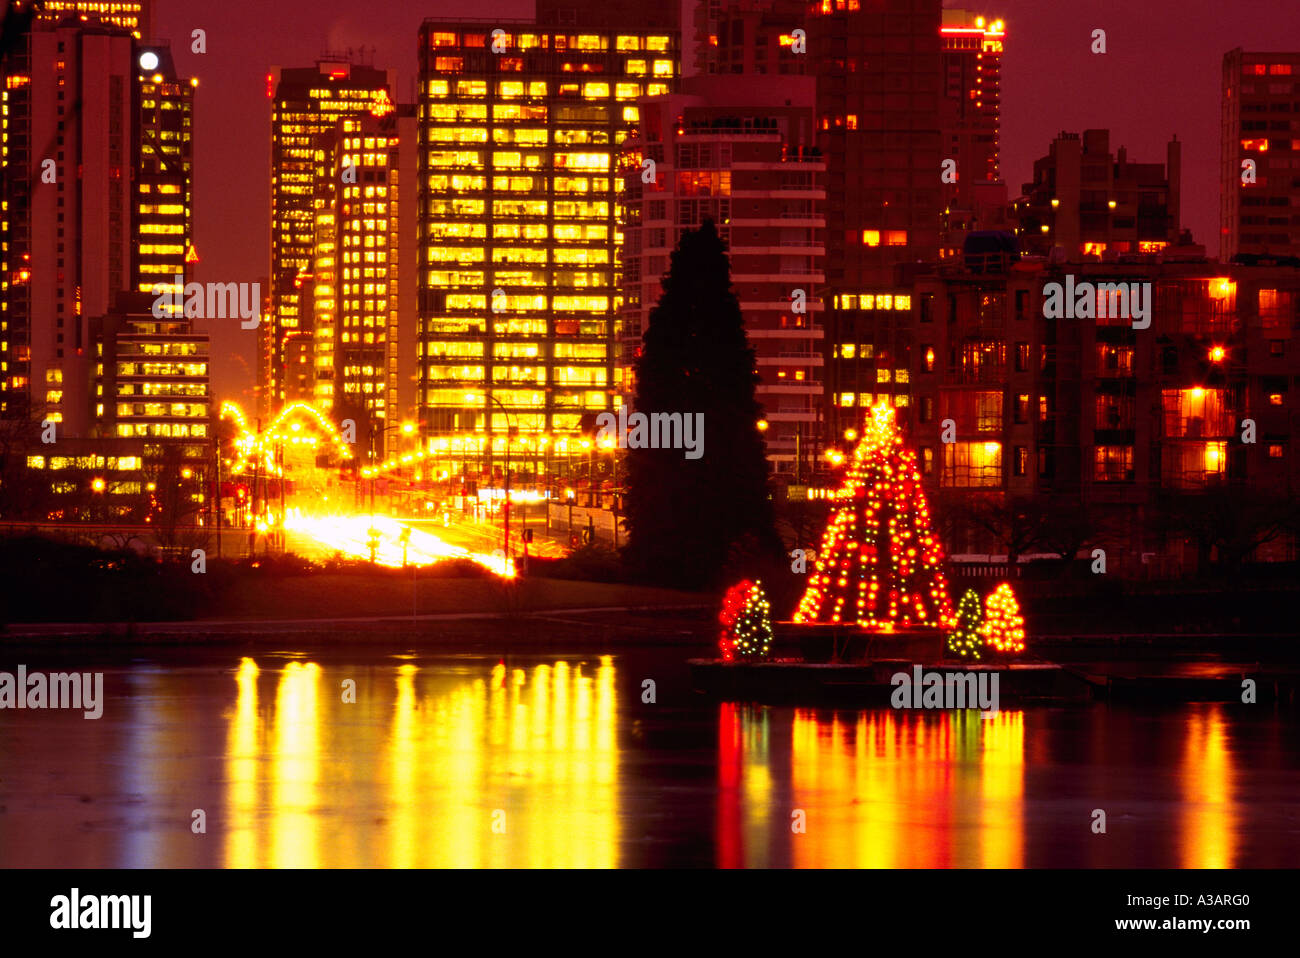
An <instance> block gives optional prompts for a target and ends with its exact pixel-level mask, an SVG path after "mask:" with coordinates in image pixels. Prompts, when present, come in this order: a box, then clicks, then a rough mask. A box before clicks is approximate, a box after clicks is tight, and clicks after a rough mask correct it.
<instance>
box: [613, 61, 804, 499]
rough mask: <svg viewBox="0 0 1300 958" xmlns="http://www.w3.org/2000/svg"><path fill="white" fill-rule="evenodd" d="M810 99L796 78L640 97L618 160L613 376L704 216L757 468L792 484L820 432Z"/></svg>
mask: <svg viewBox="0 0 1300 958" xmlns="http://www.w3.org/2000/svg"><path fill="white" fill-rule="evenodd" d="M813 104H814V96H813V84H812V79H811V78H807V77H773V76H746V77H744V78H743V79H741V78H737V77H735V76H730V75H721V74H719V75H705V76H698V77H692V78H689V79H688V80H686V81H684V82H683V87H682V90H681V92H680V93H678V94H672V95H666V96H660V97H651V98H646V99H643V100H641V101H640V103H639V106H640V110H641V126H640V131H639V136H638V137H637V138H636V139H635V140H630V141H629V143H630V144H632V150H631V151H630V153H631V160H632V161H631V162H630V163H628V164H627V166H628V168H629V171H630V172H629V173H628V175H627V184H628V228H627V231H626V234H625V237H624V242H625V254H624V263H625V272H624V280H623V290H624V293H625V301H624V304H623V309H624V323H623V331H622V337H621V338H622V340H623V344H624V349H623V356H624V359H623V365H624V367H625V370H626V371H625V377H628V376H630V373H631V367H632V364H633V363H634V362H635V357H636V354H637V350H638V349H639V346H640V341H641V336H642V335H643V333H644V331H645V328H646V326H647V324H648V322H649V317H650V312H651V310H652V309H653V308H654V306H655V304H656V303H657V302H658V299H659V295H660V293H661V291H662V290H661V287H660V282H659V281H660V277H661V276H662V275H663V274H664V273H665V272H666V271H667V269H668V262H669V256H670V255H671V253H672V251H673V250H674V249H675V248H676V246H677V243H678V241H679V239H680V237H681V234H682V232H683V231H684V230H688V229H692V228H696V227H698V226H699V225H701V223H702V222H703V221H704V220H705V219H710V220H712V221H713V222H714V224H715V225H716V227H717V229H718V232H719V234H720V236H721V237H722V239H723V241H724V242H726V243H727V244H728V247H729V256H730V260H731V282H732V286H733V288H734V290H735V293H736V297H737V299H738V300H739V301H740V308H741V312H742V314H743V315H744V319H745V331H746V333H747V335H748V337H749V341H750V344H751V345H752V346H753V348H754V351H755V357H756V361H757V364H758V372H759V375H760V377H761V382H760V384H759V386H758V387H757V396H758V400H759V402H760V403H762V405H763V407H764V409H765V421H766V422H767V424H768V428H767V432H766V435H765V439H766V443H767V451H768V461H769V463H770V464H771V467H772V469H773V471H774V472H775V473H777V474H778V475H782V476H787V477H789V478H790V479H792V480H795V479H806V478H807V477H808V476H809V474H810V472H811V468H812V464H813V463H815V462H816V458H817V454H818V446H819V437H820V432H821V422H820V420H821V409H822V391H823V390H822V376H821V371H822V365H823V358H822V348H821V347H822V334H823V330H822V325H821V321H820V317H821V313H822V308H821V302H820V300H821V284H822V282H823V279H824V275H823V272H822V262H823V258H824V256H825V223H826V220H825V208H824V207H825V200H826V192H825V187H824V184H823V178H824V176H825V171H826V166H825V163H824V162H823V161H822V158H821V156H820V154H818V153H817V152H816V150H815V148H814V147H813V142H814V131H813ZM645 159H651V160H653V162H654V164H655V173H656V175H655V176H654V178H653V179H651V180H650V182H646V181H645V179H644V178H643V177H642V175H641V174H642V171H643V169H644V167H643V162H644V160H645ZM624 386H625V388H626V390H627V391H628V392H631V390H632V387H633V384H632V383H631V382H630V380H629V379H627V378H625V380H624Z"/></svg>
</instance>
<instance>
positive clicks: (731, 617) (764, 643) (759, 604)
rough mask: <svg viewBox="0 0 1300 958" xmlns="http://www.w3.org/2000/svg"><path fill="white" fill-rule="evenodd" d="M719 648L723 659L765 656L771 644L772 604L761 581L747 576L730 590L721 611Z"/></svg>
mask: <svg viewBox="0 0 1300 958" xmlns="http://www.w3.org/2000/svg"><path fill="white" fill-rule="evenodd" d="M718 621H719V622H721V623H722V634H721V636H720V637H719V639H718V648H719V649H720V651H721V653H722V660H723V661H724V662H731V661H734V660H735V658H736V657H737V656H739V657H741V658H746V659H750V658H763V657H765V656H766V655H767V654H768V652H769V651H770V650H771V648H772V606H771V604H770V603H769V602H768V600H767V594H766V593H765V592H764V591H763V584H762V583H761V582H750V581H749V580H748V579H744V580H742V581H741V582H738V583H736V584H735V585H733V586H732V587H731V588H730V589H728V590H727V594H726V595H725V596H723V598H722V611H721V612H720V613H719V614H718Z"/></svg>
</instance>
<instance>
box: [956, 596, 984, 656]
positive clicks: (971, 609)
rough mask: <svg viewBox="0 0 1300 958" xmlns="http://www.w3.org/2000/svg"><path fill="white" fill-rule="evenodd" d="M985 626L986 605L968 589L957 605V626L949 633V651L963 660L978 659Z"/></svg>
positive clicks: (982, 644) (982, 643)
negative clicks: (981, 632)
mask: <svg viewBox="0 0 1300 958" xmlns="http://www.w3.org/2000/svg"><path fill="white" fill-rule="evenodd" d="M983 624H984V605H983V603H981V602H980V597H979V593H978V592H976V591H975V590H974V589H967V590H966V592H965V594H963V595H962V597H961V601H960V602H958V603H957V624H956V626H954V627H953V630H952V631H951V632H950V633H948V651H949V652H951V653H952V654H953V655H959V656H961V657H962V658H963V659H978V658H979V657H980V649H981V648H983V646H984V638H983V636H982V635H981V634H980V626H981V625H983Z"/></svg>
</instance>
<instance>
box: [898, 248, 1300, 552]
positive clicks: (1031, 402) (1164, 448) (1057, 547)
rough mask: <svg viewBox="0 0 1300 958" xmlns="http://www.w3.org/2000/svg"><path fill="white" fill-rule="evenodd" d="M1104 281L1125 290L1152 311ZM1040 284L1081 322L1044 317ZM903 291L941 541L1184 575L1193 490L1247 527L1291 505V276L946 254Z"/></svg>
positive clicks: (912, 409)
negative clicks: (995, 263)
mask: <svg viewBox="0 0 1300 958" xmlns="http://www.w3.org/2000/svg"><path fill="white" fill-rule="evenodd" d="M1102 283H1113V284H1124V285H1126V286H1128V287H1129V290H1130V292H1131V291H1132V288H1133V287H1132V286H1131V285H1130V284H1137V286H1138V287H1139V288H1140V289H1141V290H1142V293H1141V294H1140V295H1141V296H1142V297H1144V299H1143V300H1139V301H1137V302H1138V303H1139V305H1140V303H1141V302H1145V305H1144V306H1142V307H1141V308H1142V310H1144V311H1145V313H1146V315H1145V317H1142V316H1136V315H1133V314H1132V310H1128V315H1125V311H1126V309H1127V307H1128V306H1133V305H1134V301H1131V300H1130V301H1126V300H1125V299H1124V298H1123V297H1122V296H1116V295H1113V294H1112V292H1111V291H1110V290H1104V291H1099V290H1098V289H1097V287H1096V284H1102ZM1052 284H1060V286H1061V287H1062V288H1063V289H1071V290H1075V291H1077V297H1076V298H1075V300H1074V303H1073V305H1074V307H1075V308H1074V312H1075V315H1076V317H1077V318H1059V319H1054V318H1047V317H1046V316H1045V315H1044V314H1045V306H1046V305H1047V299H1048V298H1049V297H1051V296H1053V295H1054V292H1053V286H1052ZM1084 284H1093V285H1092V286H1091V287H1085V286H1084ZM1143 284H1149V287H1148V286H1144V285H1143ZM915 296H916V299H917V303H916V309H915V311H914V313H915V317H916V322H915V325H914V332H913V339H914V345H913V349H912V351H911V355H912V357H913V362H912V365H911V368H910V370H909V373H910V378H911V388H912V390H913V398H912V400H911V401H910V403H909V405H908V409H909V414H908V416H907V421H908V422H909V427H910V430H911V435H912V441H913V442H914V443H915V444H916V445H917V446H918V447H919V449H920V460H921V464H922V472H923V475H924V481H925V482H926V484H927V485H928V486H929V487H930V489H931V490H932V493H933V495H934V497H935V502H936V512H937V513H939V514H940V515H941V516H943V517H944V518H945V521H946V522H947V524H948V528H947V530H946V532H945V537H946V541H947V542H949V548H950V551H951V552H953V553H955V554H958V555H961V554H973V555H978V556H983V555H1008V554H1011V553H1018V554H1021V555H1025V554H1031V553H1037V554H1059V553H1063V552H1068V557H1069V558H1074V556H1075V550H1076V549H1082V548H1083V547H1084V546H1085V545H1087V548H1088V549H1089V550H1090V549H1091V548H1093V547H1094V546H1103V547H1105V548H1106V549H1107V551H1108V554H1109V557H1110V558H1109V560H1108V561H1109V562H1110V565H1111V571H1122V572H1125V573H1126V574H1133V575H1141V574H1144V569H1147V570H1151V569H1155V568H1157V567H1159V568H1161V569H1162V571H1168V569H1169V568H1171V567H1172V568H1180V569H1187V568H1194V567H1195V565H1196V563H1197V561H1198V559H1199V560H1204V559H1206V558H1208V556H1207V555H1206V554H1204V553H1201V554H1199V555H1198V549H1197V542H1196V537H1197V535H1198V534H1203V533H1204V530H1203V529H1202V528H1198V527H1196V525H1195V522H1194V521H1193V520H1194V519H1195V518H1196V516H1197V515H1198V514H1204V513H1206V512H1207V511H1209V509H1210V507H1208V506H1206V505H1205V504H1204V501H1203V500H1201V499H1197V498H1196V497H1198V496H1200V497H1204V496H1213V495H1215V494H1216V492H1222V491H1225V490H1230V491H1231V495H1230V496H1228V497H1227V501H1229V502H1237V503H1241V504H1243V505H1242V510H1243V514H1242V517H1241V518H1240V519H1238V520H1237V521H1240V522H1242V523H1247V522H1250V521H1255V520H1256V519H1258V517H1259V515H1260V514H1261V513H1263V512H1265V511H1267V510H1266V507H1267V506H1268V505H1269V504H1270V503H1279V502H1281V501H1283V500H1290V499H1291V498H1293V496H1294V493H1295V490H1296V488H1297V483H1298V482H1300V468H1298V467H1297V463H1296V449H1295V443H1294V437H1295V436H1296V425H1297V424H1296V423H1295V422H1294V421H1293V420H1294V415H1293V414H1292V412H1291V411H1290V403H1289V392H1290V390H1291V389H1294V388H1296V384H1297V383H1300V378H1297V376H1298V375H1300V349H1298V346H1297V341H1296V339H1295V330H1296V328H1297V323H1298V322H1300V312H1298V309H1300V271H1298V270H1295V269H1293V268H1281V267H1245V266H1235V265H1233V266H1225V265H1221V264H1218V263H1214V262H1210V261H1205V260H1202V261H1200V262H1186V263H1172V262H1157V261H1156V257H1154V256H1148V257H1146V258H1145V260H1144V261H1134V262H1128V263H1123V264H1120V263H1114V264H1108V263H1098V262H1089V263H1082V264H1058V265H1049V264H1047V263H1046V262H1044V261H1041V260H1039V261H1035V262H1029V261H1022V262H1019V263H1014V262H1010V261H1008V262H1007V263H1005V264H1004V268H1000V269H992V270H990V269H989V268H987V264H984V266H983V267H982V268H981V269H980V271H978V272H976V271H973V270H971V269H969V268H967V266H966V264H964V263H961V262H952V263H947V264H944V265H942V266H941V267H938V268H937V269H936V270H935V271H934V272H933V273H932V274H931V275H929V276H924V277H921V278H919V279H918V280H917V284H916V288H915ZM1047 311H1048V312H1050V311H1051V310H1050V309H1048V310H1047ZM1117 313H1118V314H1119V315H1117ZM1148 322H1149V326H1147V325H1144V324H1145V323H1148ZM1215 501H1218V500H1215ZM1198 503H1201V504H1200V505H1198ZM1256 506H1257V507H1258V508H1254V507H1256ZM1252 509H1253V511H1251V510H1252ZM1180 510H1181V512H1180ZM1247 512H1249V513H1250V515H1249V517H1248V516H1247V515H1246V513H1247ZM1072 543H1073V547H1071V544H1072ZM1292 549H1293V536H1290V535H1287V536H1282V537H1279V538H1278V539H1276V540H1273V541H1271V542H1270V543H1269V544H1268V545H1267V546H1266V547H1265V548H1263V549H1262V550H1261V555H1263V554H1265V553H1267V554H1268V555H1270V556H1271V557H1291V558H1293V556H1290V555H1289V552H1290V550H1292Z"/></svg>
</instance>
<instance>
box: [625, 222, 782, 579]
mask: <svg viewBox="0 0 1300 958" xmlns="http://www.w3.org/2000/svg"><path fill="white" fill-rule="evenodd" d="M662 285H663V294H662V295H661V296H660V298H659V303H658V304H657V305H656V306H655V308H654V309H653V310H652V311H651V313H650V322H649V326H648V327H647V329H646V330H645V334H644V336H643V347H642V351H641V355H640V356H639V358H638V360H637V364H636V395H635V399H634V408H635V410H636V411H637V412H640V413H645V414H653V413H669V414H670V413H681V414H682V415H683V417H685V416H693V415H695V414H697V413H700V414H703V424H704V428H703V446H702V455H700V456H699V458H694V459H689V458H686V454H685V451H684V450H682V449H649V448H630V447H631V445H632V444H631V443H629V444H628V445H629V449H628V456H627V467H628V477H627V500H626V520H625V521H626V525H627V529H628V540H629V541H628V545H627V548H626V549H625V551H624V558H625V560H626V561H627V563H628V565H629V567H630V569H631V570H632V572H633V573H634V574H635V575H636V576H638V577H639V578H642V579H645V580H649V581H653V582H659V583H663V584H666V585H675V586H681V587H686V588H701V587H705V586H711V585H717V584H719V583H720V580H721V579H722V576H723V573H724V570H726V571H727V572H728V573H729V574H734V573H740V574H745V573H748V574H750V575H756V574H758V573H761V572H762V571H764V568H765V567H766V566H767V564H768V563H769V562H772V561H774V560H775V559H776V558H777V557H778V555H779V553H780V549H781V546H780V539H779V538H778V536H777V534H776V531H775V524H774V519H773V510H772V502H771V499H770V498H769V493H768V488H767V460H766V454H765V449H764V444H763V437H762V434H761V433H760V432H759V430H758V421H759V420H760V419H761V418H762V409H761V407H760V406H759V404H758V401H757V400H756V399H755V395H754V387H755V386H756V385H757V384H758V381H759V377H758V374H757V372H756V369H755V362H754V350H753V348H752V347H751V346H750V345H749V340H748V337H747V336H746V335H745V325H744V319H743V317H742V316H741V312H740V304H739V302H738V301H737V299H736V296H735V293H733V292H732V289H731V266H730V263H729V261H728V259H727V252H726V247H725V245H724V244H723V242H722V240H721V238H719V236H718V233H717V230H716V229H714V226H713V224H712V223H711V222H707V221H706V222H705V224H704V225H703V226H702V227H701V228H700V229H698V230H690V231H687V232H685V233H683V234H682V238H681V241H680V243H679V244H678V247H677V249H676V250H675V251H674V252H673V254H672V259H671V264H670V267H669V270H668V273H667V274H666V275H665V276H664V278H663V280H662Z"/></svg>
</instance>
